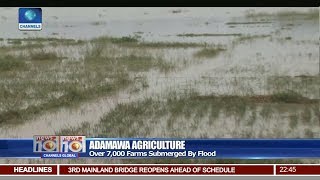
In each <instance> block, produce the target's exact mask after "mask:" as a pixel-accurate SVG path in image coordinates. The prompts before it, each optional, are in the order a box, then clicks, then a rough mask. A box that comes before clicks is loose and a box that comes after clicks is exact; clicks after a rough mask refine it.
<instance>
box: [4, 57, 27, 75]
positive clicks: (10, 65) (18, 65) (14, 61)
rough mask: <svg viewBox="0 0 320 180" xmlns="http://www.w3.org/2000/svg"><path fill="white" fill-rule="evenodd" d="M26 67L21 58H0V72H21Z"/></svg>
mask: <svg viewBox="0 0 320 180" xmlns="http://www.w3.org/2000/svg"><path fill="white" fill-rule="evenodd" d="M25 67H26V63H25V62H24V61H23V58H22V57H14V56H10V55H6V56H0V72H1V71H2V72H3V71H12V70H21V69H23V68H25Z"/></svg>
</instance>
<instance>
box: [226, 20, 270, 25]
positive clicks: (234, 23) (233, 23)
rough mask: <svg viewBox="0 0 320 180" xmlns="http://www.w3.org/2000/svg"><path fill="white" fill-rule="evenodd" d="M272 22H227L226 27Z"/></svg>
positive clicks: (268, 22)
mask: <svg viewBox="0 0 320 180" xmlns="http://www.w3.org/2000/svg"><path fill="white" fill-rule="evenodd" d="M271 23H272V22H270V21H254V22H227V23H226V25H239V24H271Z"/></svg>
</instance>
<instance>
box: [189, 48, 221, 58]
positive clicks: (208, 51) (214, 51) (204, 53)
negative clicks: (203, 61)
mask: <svg viewBox="0 0 320 180" xmlns="http://www.w3.org/2000/svg"><path fill="white" fill-rule="evenodd" d="M222 51H226V49H224V48H221V47H217V48H215V47H213V48H204V49H201V50H199V51H198V52H196V53H195V54H194V56H195V57H203V58H209V57H215V56H217V55H218V54H219V53H221V52H222Z"/></svg>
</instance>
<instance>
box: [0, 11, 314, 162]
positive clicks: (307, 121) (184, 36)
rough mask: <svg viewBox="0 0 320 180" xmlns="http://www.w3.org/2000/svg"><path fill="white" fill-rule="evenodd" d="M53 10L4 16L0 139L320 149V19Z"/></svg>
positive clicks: (300, 14) (306, 14) (283, 14)
mask: <svg viewBox="0 0 320 180" xmlns="http://www.w3.org/2000/svg"><path fill="white" fill-rule="evenodd" d="M43 11H44V12H45V13H44V18H43V19H44V20H43V21H44V25H43V30H42V31H40V32H22V31H18V29H17V24H16V21H15V20H13V19H15V18H16V13H15V12H16V11H15V10H14V8H2V9H1V11H0V23H1V24H5V26H3V27H1V31H0V137H1V138H8V137H23V138H26V137H32V136H33V135H36V134H37V135H40V134H63V135H66V134H83V135H86V136H89V137H181V138H320V104H319V102H320V101H319V100H320V91H319V89H320V73H319V67H320V64H319V10H318V9H317V8H255V9H252V8H135V9H133V8H74V13H75V15H73V16H70V15H68V14H67V12H68V11H70V9H64V8H62V9H59V11H61V13H59V16H58V15H57V13H54V12H55V11H57V10H56V9H55V8H43ZM84 11H85V12H87V13H88V15H83V12H84ZM124 11H125V12H126V15H124V14H123V13H121V12H124ZM13 12H14V13H13ZM76 15H77V16H76ZM158 161H159V160H155V161H154V162H158ZM6 162H7V161H6ZM8 162H16V163H22V162H29V160H10V161H8ZM30 162H33V163H43V162H44V161H35V160H32V161H30ZM46 162H49V163H51V162H53V161H46ZM68 162H69V161H68ZM72 162H73V161H72ZM85 162H92V163H106V162H110V163H126V162H131V161H128V160H124V161H120V160H113V161H111V160H106V161H103V160H97V161H95V160H86V161H83V162H82V160H77V163H85ZM132 162H137V163H139V162H140V161H138V160H137V161H132ZM142 162H144V161H142ZM172 162H173V163H174V162H176V161H172ZM183 162H185V163H188V162H192V163H198V162H199V163H203V162H207V161H201V162H200V161H195V160H194V161H189V160H186V161H183ZM208 162H223V163H228V161H208ZM241 162H242V161H241ZM250 162H255V161H249V163H250ZM257 162H259V163H261V161H257ZM264 162H267V163H268V162H269V161H264ZM270 162H271V161H270ZM276 162H277V161H276ZM279 162H280V163H281V162H286V161H279ZM290 162H291V161H290ZM292 162H295V163H300V162H302V163H303V162H308V163H310V162H311V163H319V161H318V160H297V161H295V160H294V161H292ZM144 163H147V162H144ZM148 163H151V161H150V162H149V161H148Z"/></svg>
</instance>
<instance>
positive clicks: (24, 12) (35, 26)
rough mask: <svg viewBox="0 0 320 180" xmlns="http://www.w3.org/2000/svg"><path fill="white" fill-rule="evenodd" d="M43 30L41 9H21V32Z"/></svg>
mask: <svg viewBox="0 0 320 180" xmlns="http://www.w3.org/2000/svg"><path fill="white" fill-rule="evenodd" d="M41 29H42V9H41V8H19V30H21V31H40V30H41Z"/></svg>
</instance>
